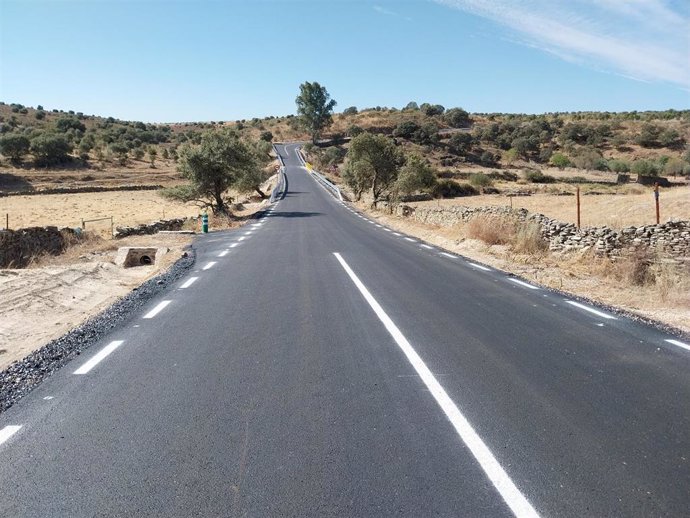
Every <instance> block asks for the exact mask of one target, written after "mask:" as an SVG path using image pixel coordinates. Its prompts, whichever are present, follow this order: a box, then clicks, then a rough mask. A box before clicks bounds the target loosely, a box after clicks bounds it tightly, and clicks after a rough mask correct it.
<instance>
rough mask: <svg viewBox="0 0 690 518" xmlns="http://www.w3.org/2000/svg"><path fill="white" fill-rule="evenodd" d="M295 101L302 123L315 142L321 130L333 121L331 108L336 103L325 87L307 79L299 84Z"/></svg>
mask: <svg viewBox="0 0 690 518" xmlns="http://www.w3.org/2000/svg"><path fill="white" fill-rule="evenodd" d="M295 103H296V104H297V114H298V115H299V116H300V118H301V121H302V124H303V125H304V127H305V128H306V129H307V131H309V134H310V135H311V140H312V142H313V143H316V139H318V138H319V136H320V135H321V131H323V129H324V128H327V127H328V126H330V125H331V123H332V122H333V117H332V114H333V108H334V107H335V105H336V104H337V103H336V102H335V100H334V99H331V96H330V95H329V93H328V91H327V90H326V87H325V86H321V85H320V84H319V83H317V82H316V81H314V82H313V83H310V82H309V81H307V82H305V83H302V84H301V85H300V86H299V95H298V96H297V98H296V99H295Z"/></svg>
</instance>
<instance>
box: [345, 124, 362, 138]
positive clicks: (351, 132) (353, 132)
mask: <svg viewBox="0 0 690 518" xmlns="http://www.w3.org/2000/svg"><path fill="white" fill-rule="evenodd" d="M346 133H347V136H348V137H356V136H357V135H360V134H361V133H364V129H363V128H361V127H360V126H357V125H356V124H350V125H349V126H348V127H347V130H346Z"/></svg>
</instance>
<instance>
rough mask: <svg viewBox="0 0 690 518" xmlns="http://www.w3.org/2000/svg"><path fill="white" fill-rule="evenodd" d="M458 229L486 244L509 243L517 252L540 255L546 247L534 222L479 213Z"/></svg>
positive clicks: (537, 225) (546, 244)
mask: <svg viewBox="0 0 690 518" xmlns="http://www.w3.org/2000/svg"><path fill="white" fill-rule="evenodd" d="M460 231H461V232H463V233H464V235H465V236H466V237H468V238H470V239H478V240H480V241H482V242H484V243H485V244H487V245H488V246H494V245H509V247H510V249H511V250H512V251H513V252H515V253H517V254H525V255H541V254H543V253H544V252H545V251H546V250H547V249H548V243H547V242H546V240H544V238H543V237H542V235H541V231H540V227H539V224H538V223H536V222H526V223H523V222H519V221H516V220H514V219H512V218H510V217H501V216H496V215H479V216H476V217H474V218H472V219H471V220H470V221H469V222H468V223H467V224H466V225H464V226H461V227H460Z"/></svg>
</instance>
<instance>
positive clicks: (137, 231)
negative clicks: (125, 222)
mask: <svg viewBox="0 0 690 518" xmlns="http://www.w3.org/2000/svg"><path fill="white" fill-rule="evenodd" d="M187 219H189V218H176V219H165V220H160V221H154V222H153V223H149V224H148V225H146V224H142V225H137V226H136V227H117V228H116V229H115V235H114V236H113V237H115V238H116V239H119V238H121V237H127V236H145V235H149V234H156V233H158V232H160V231H161V230H182V227H183V226H184V224H185V222H186V221H187ZM192 219H195V218H192Z"/></svg>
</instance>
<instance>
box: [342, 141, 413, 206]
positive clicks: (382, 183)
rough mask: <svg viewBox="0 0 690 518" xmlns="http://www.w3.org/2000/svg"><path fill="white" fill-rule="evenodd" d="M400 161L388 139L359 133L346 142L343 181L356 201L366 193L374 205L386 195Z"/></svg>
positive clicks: (400, 156) (397, 151) (395, 176)
mask: <svg viewBox="0 0 690 518" xmlns="http://www.w3.org/2000/svg"><path fill="white" fill-rule="evenodd" d="M403 162H404V158H403V156H402V154H401V153H400V151H399V150H398V148H397V147H396V146H395V144H394V143H393V142H392V141H391V140H390V139H389V138H388V137H385V136H383V135H372V134H371V133H362V134H361V135H357V136H356V137H355V138H353V139H352V141H351V142H350V149H349V150H348V152H347V165H346V166H345V171H344V172H343V178H344V180H345V182H346V183H347V184H348V185H349V186H350V187H351V188H352V189H353V190H354V192H355V196H356V197H357V199H358V200H359V199H361V197H362V194H363V193H364V192H365V191H370V192H371V194H372V196H373V198H374V202H373V204H374V206H376V203H377V202H378V201H380V200H381V199H383V197H385V196H388V195H389V194H390V191H391V188H392V187H393V184H394V183H395V180H396V179H397V178H398V169H399V168H400V166H401V165H402V164H403Z"/></svg>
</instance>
